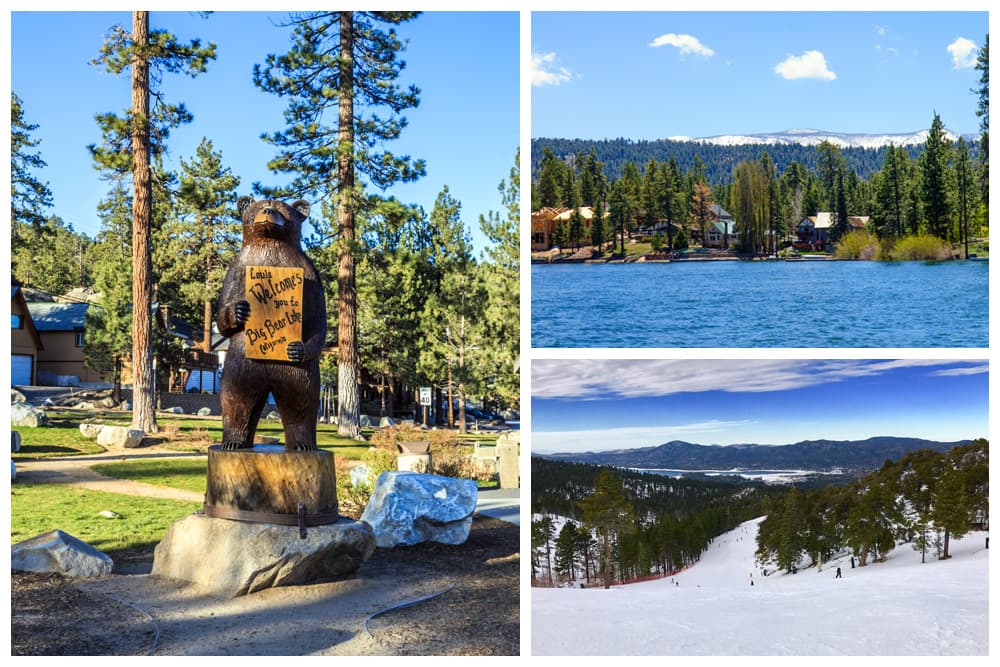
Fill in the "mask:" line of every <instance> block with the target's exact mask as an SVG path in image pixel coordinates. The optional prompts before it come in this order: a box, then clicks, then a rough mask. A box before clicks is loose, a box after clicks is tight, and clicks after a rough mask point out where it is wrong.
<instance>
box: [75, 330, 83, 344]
mask: <svg viewBox="0 0 1000 667" xmlns="http://www.w3.org/2000/svg"><path fill="white" fill-rule="evenodd" d="M76 346H77V347H83V332H82V331H80V332H77V334H76Z"/></svg>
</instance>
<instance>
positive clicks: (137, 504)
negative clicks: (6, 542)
mask: <svg viewBox="0 0 1000 667" xmlns="http://www.w3.org/2000/svg"><path fill="white" fill-rule="evenodd" d="M10 505H11V507H10V509H11V513H10V516H11V525H10V528H11V530H10V533H11V542H12V543H15V542H20V541H21V540H25V539H27V538H29V537H34V536H35V535H39V534H41V533H45V532H48V531H50V530H55V529H59V530H62V531H63V532H66V533H69V534H70V535H72V536H73V537H76V538H79V539H81V540H83V541H84V542H87V543H88V544H91V545H92V546H94V547H95V548H97V549H100V550H101V551H103V552H105V553H107V554H108V555H109V556H111V557H112V558H114V559H120V558H128V557H130V556H136V555H138V554H140V553H148V552H150V551H151V550H152V549H153V547H154V546H155V545H156V543H157V542H159V541H160V540H161V539H162V538H163V534H164V533H165V532H166V530H167V528H168V527H169V526H170V524H171V523H173V522H174V521H176V520H178V519H180V518H183V517H185V516H187V515H188V514H191V513H192V512H194V511H195V510H197V509H199V508H200V507H201V503H195V502H182V501H175V500H157V499H153V498H143V497H140V496H126V495H122V494H118V493H105V492H103V491H88V490H84V489H76V488H73V487H69V486H63V485H60V484H26V483H23V482H18V481H16V480H15V481H14V482H13V483H12V484H11V491H10ZM103 510H110V511H112V512H115V513H116V514H120V515H121V517H122V518H120V519H106V518H104V517H103V516H101V515H100V514H99V512H101V511H103Z"/></svg>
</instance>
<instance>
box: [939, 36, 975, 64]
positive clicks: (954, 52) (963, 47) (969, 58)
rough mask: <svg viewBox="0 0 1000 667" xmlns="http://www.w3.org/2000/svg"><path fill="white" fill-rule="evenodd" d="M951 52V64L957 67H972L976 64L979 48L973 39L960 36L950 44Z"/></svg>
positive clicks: (949, 49) (949, 50)
mask: <svg viewBox="0 0 1000 667" xmlns="http://www.w3.org/2000/svg"><path fill="white" fill-rule="evenodd" d="M947 49H948V53H950V54H951V64H952V66H953V67H954V68H955V69H971V68H973V67H975V66H976V56H978V55H979V53H978V51H979V49H978V48H977V47H976V43H975V42H973V41H972V40H971V39H966V38H965V37H959V38H958V39H956V40H955V41H954V42H952V43H951V44H949V45H948V47H947Z"/></svg>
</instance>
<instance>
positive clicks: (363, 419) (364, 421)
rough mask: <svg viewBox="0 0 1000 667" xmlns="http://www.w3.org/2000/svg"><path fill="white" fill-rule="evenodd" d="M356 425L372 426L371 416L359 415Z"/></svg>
mask: <svg viewBox="0 0 1000 667" xmlns="http://www.w3.org/2000/svg"><path fill="white" fill-rule="evenodd" d="M358 426H361V427H363V428H371V426H372V419H371V417H369V416H368V415H361V416H360V417H359V418H358Z"/></svg>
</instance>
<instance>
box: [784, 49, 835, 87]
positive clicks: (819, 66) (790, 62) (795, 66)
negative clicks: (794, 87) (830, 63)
mask: <svg viewBox="0 0 1000 667" xmlns="http://www.w3.org/2000/svg"><path fill="white" fill-rule="evenodd" d="M774 71H775V72H777V73H778V74H779V75H780V76H781V77H783V78H785V79H825V80H826V81H833V80H834V79H836V78H837V75H836V74H834V73H833V72H831V71H830V70H829V69H828V68H827V66H826V58H825V57H824V56H823V54H822V53H821V52H820V51H806V52H805V53H803V54H802V55H801V56H788V57H787V58H785V59H784V60H783V61H782V62H780V63H778V64H777V65H775V66H774Z"/></svg>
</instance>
